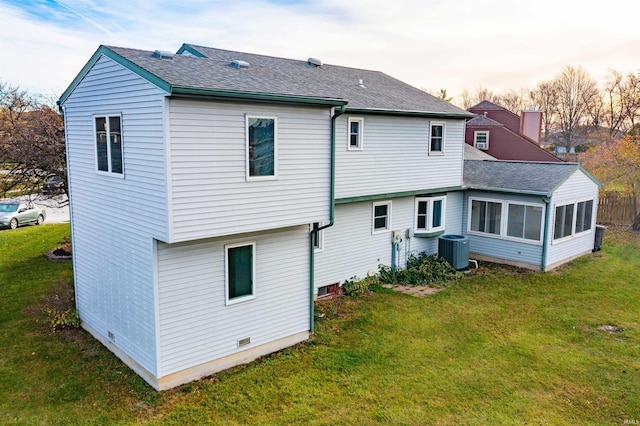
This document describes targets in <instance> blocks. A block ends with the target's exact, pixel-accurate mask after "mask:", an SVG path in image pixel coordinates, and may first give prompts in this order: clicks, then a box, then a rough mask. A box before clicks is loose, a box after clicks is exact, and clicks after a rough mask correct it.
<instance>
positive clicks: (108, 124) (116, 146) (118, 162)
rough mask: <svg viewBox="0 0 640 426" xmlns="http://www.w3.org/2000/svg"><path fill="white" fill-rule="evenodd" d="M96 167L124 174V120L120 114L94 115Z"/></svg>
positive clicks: (101, 170) (100, 169)
mask: <svg viewBox="0 0 640 426" xmlns="http://www.w3.org/2000/svg"><path fill="white" fill-rule="evenodd" d="M94 126H95V136H96V167H97V169H98V171H99V172H105V173H115V174H120V175H121V174H122V169H123V153H122V120H121V117H120V115H102V116H94Z"/></svg>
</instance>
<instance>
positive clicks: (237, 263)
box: [224, 241, 256, 305]
mask: <svg viewBox="0 0 640 426" xmlns="http://www.w3.org/2000/svg"><path fill="white" fill-rule="evenodd" d="M224 249H225V282H226V303H227V305H231V304H234V303H238V302H242V301H244V300H249V299H253V298H254V297H255V284H254V277H255V271H256V261H255V252H256V243H255V241H252V242H248V243H239V244H229V245H226V246H225V247H224Z"/></svg>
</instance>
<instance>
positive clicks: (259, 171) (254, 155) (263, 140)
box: [246, 116, 278, 180]
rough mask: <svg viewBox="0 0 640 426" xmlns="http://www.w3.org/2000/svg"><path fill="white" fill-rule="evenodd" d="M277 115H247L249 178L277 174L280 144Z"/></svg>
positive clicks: (268, 177)
mask: <svg viewBox="0 0 640 426" xmlns="http://www.w3.org/2000/svg"><path fill="white" fill-rule="evenodd" d="M276 134H277V120H276V118H275V117H252V116H247V131H246V135H247V148H246V152H247V161H246V162H247V180H258V179H274V178H275V177H276V176H277V165H278V145H277V140H276Z"/></svg>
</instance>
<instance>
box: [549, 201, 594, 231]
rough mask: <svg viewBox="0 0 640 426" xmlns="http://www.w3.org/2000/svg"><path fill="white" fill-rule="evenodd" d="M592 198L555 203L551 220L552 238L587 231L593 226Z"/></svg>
mask: <svg viewBox="0 0 640 426" xmlns="http://www.w3.org/2000/svg"><path fill="white" fill-rule="evenodd" d="M593 204H594V200H584V201H576V202H573V203H568V204H562V205H556V208H555V217H554V220H553V239H554V241H555V240H561V239H563V238H570V237H572V236H574V235H576V234H580V233H583V232H588V231H590V230H591V228H592V227H593Z"/></svg>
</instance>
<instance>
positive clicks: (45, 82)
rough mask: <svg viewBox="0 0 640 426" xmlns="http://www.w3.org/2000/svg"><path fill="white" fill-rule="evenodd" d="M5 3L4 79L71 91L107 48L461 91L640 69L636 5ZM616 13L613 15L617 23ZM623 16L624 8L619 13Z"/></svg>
mask: <svg viewBox="0 0 640 426" xmlns="http://www.w3.org/2000/svg"><path fill="white" fill-rule="evenodd" d="M575 5H576V3H575V2H573V1H569V0H538V1H537V2H513V1H508V0H485V1H482V2H478V1H471V0H458V1H457V2H454V3H452V2H447V1H444V0H425V1H418V0H396V1H394V2H390V1H388V0H384V1H380V0H368V1H365V0H353V1H346V2H345V1H343V0H308V1H307V0H237V1H233V2H230V1H224V0H183V1H181V2H175V1H173V0H171V1H169V0H157V1H153V2H150V1H145V0H110V1H109V2H104V1H98V0H22V1H18V0H0V50H1V52H0V53H1V58H2V59H1V63H0V78H2V80H3V81H6V82H9V83H11V84H14V85H16V84H17V85H20V86H21V87H22V88H26V89H29V90H32V91H36V92H42V93H45V94H49V95H52V94H55V95H59V94H60V93H62V91H63V90H64V89H65V88H66V87H67V85H68V84H69V83H70V82H71V80H72V79H73V78H74V77H75V75H76V74H77V73H78V72H79V71H80V69H81V68H82V66H83V65H84V64H85V63H86V61H87V60H88V59H89V57H90V56H91V54H92V53H93V52H94V51H95V50H96V49H97V47H98V46H99V45H100V44H106V45H116V46H124V47H133V48H140V49H146V50H155V49H162V50H173V51H175V50H177V48H178V47H180V45H181V44H182V43H183V42H188V43H194V44H201V45H206V46H212V47H218V48H222V49H230V50H240V51H246V52H251V53H261V54H265V55H274V56H282V57H287V58H295V59H306V58H308V57H310V56H313V57H318V58H321V59H322V60H323V61H324V62H326V63H332V64H337V65H344V66H351V67H358V68H367V69H375V70H379V71H383V72H385V73H387V74H389V75H392V76H394V77H396V78H399V79H401V80H403V81H405V82H407V83H409V84H412V85H414V86H416V87H422V88H429V89H433V90H437V89H441V88H444V89H447V91H448V92H449V93H450V94H454V95H456V94H459V93H460V92H461V91H462V90H463V89H464V88H468V89H470V90H473V89H475V88H477V87H479V86H483V87H486V88H489V89H491V90H493V91H496V92H501V91H504V90H507V89H510V88H513V89H518V88H520V87H523V86H526V87H532V86H534V85H535V84H536V83H537V82H539V81H541V80H543V79H549V78H552V77H553V76H554V75H555V74H557V73H558V72H559V71H560V70H561V69H562V68H563V67H564V66H565V65H573V66H577V65H582V66H584V67H585V68H586V69H587V70H588V71H589V72H590V73H591V74H592V75H593V77H595V78H597V79H600V78H602V77H603V76H604V75H605V73H606V70H607V69H608V68H613V69H616V70H620V71H622V72H629V71H633V72H635V71H638V70H639V69H640V29H639V27H638V26H637V20H636V18H635V13H633V11H632V10H631V8H632V7H633V6H632V5H631V4H630V2H629V1H628V0H610V1H608V2H607V4H606V5H602V6H600V7H598V8H594V7H586V6H584V7H576V6H575ZM607 11H612V13H611V16H610V17H609V16H608V13H607ZM613 12H616V13H615V14H614V13H613Z"/></svg>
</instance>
